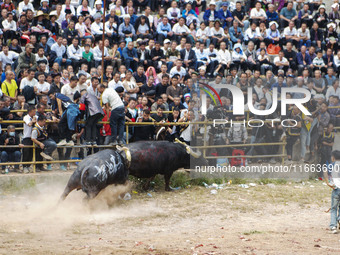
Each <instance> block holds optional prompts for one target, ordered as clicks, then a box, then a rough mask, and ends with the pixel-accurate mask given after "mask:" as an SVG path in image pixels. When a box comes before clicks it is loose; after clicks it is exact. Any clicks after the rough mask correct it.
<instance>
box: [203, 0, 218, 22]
mask: <svg viewBox="0 0 340 255" xmlns="http://www.w3.org/2000/svg"><path fill="white" fill-rule="evenodd" d="M217 19H219V14H218V11H216V3H215V1H211V2H210V3H209V9H207V10H206V11H205V12H204V15H203V20H204V22H205V23H206V24H207V25H208V23H209V21H215V20H217Z"/></svg>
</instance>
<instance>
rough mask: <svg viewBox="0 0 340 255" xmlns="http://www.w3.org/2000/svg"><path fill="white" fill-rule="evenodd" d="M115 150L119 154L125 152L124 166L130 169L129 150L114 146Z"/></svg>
mask: <svg viewBox="0 0 340 255" xmlns="http://www.w3.org/2000/svg"><path fill="white" fill-rule="evenodd" d="M116 149H117V150H118V151H119V152H122V151H124V152H125V159H126V166H127V168H129V167H130V164H131V152H130V150H129V148H127V147H121V146H118V145H117V146H116Z"/></svg>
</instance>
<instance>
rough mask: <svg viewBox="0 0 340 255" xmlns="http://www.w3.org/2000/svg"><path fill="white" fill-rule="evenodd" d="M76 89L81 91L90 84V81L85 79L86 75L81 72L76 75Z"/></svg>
mask: <svg viewBox="0 0 340 255" xmlns="http://www.w3.org/2000/svg"><path fill="white" fill-rule="evenodd" d="M78 79H79V81H78V85H77V86H78V89H79V92H81V91H82V90H87V89H88V87H89V84H90V81H87V78H86V75H85V74H83V73H81V74H79V75H78Z"/></svg>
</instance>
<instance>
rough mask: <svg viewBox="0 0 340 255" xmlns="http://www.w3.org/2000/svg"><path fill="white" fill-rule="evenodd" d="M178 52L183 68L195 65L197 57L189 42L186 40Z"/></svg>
mask: <svg viewBox="0 0 340 255" xmlns="http://www.w3.org/2000/svg"><path fill="white" fill-rule="evenodd" d="M180 53H181V60H182V61H183V66H184V67H185V68H190V67H195V65H196V61H197V59H196V53H195V51H193V50H192V49H191V43H189V42H187V43H186V44H185V49H183V50H181V51H180Z"/></svg>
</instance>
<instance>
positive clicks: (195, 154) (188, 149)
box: [186, 146, 202, 158]
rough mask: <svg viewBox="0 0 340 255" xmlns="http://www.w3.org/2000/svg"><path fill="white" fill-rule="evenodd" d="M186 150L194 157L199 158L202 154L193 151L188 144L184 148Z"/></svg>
mask: <svg viewBox="0 0 340 255" xmlns="http://www.w3.org/2000/svg"><path fill="white" fill-rule="evenodd" d="M186 150H187V152H188V154H190V155H191V156H193V157H194V158H199V157H200V156H201V155H202V154H201V152H195V151H194V150H193V149H191V148H190V146H188V147H187V148H186Z"/></svg>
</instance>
